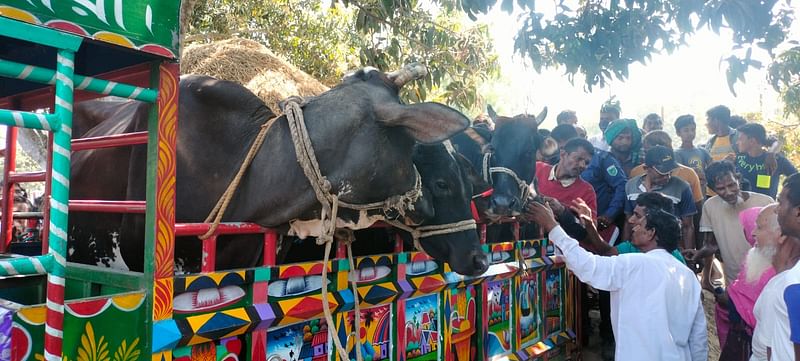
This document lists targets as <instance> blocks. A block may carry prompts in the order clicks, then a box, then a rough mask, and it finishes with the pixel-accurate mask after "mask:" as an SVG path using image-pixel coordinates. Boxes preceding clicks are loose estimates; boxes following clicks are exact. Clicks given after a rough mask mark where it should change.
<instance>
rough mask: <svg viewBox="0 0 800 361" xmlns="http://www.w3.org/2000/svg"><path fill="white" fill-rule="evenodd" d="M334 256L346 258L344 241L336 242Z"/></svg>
mask: <svg viewBox="0 0 800 361" xmlns="http://www.w3.org/2000/svg"><path fill="white" fill-rule="evenodd" d="M336 258H347V246H345V245H344V242H336Z"/></svg>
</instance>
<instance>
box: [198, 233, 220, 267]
mask: <svg viewBox="0 0 800 361" xmlns="http://www.w3.org/2000/svg"><path fill="white" fill-rule="evenodd" d="M202 257H203V258H201V261H202V262H201V264H200V272H214V271H215V270H216V268H217V236H216V235H213V236H211V237H208V238H206V239H204V240H203V255H202Z"/></svg>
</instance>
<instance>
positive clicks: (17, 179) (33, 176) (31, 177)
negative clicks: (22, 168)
mask: <svg viewBox="0 0 800 361" xmlns="http://www.w3.org/2000/svg"><path fill="white" fill-rule="evenodd" d="M6 179H9V180H10V181H11V183H27V182H44V181H45V180H46V179H47V173H46V172H22V173H17V172H10V174H9V175H8V178H6Z"/></svg>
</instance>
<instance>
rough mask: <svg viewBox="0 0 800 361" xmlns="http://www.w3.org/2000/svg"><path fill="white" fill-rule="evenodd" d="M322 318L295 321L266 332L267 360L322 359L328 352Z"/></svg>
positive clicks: (326, 325) (326, 331) (328, 338)
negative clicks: (295, 322)
mask: <svg viewBox="0 0 800 361" xmlns="http://www.w3.org/2000/svg"><path fill="white" fill-rule="evenodd" d="M330 345H331V342H330V336H329V335H328V324H327V323H326V322H325V320H324V319H317V320H311V321H306V322H302V323H297V324H294V325H289V326H285V327H281V328H278V329H274V330H270V331H269V332H268V333H267V361H323V360H328V357H329V354H330V347H329V346H330Z"/></svg>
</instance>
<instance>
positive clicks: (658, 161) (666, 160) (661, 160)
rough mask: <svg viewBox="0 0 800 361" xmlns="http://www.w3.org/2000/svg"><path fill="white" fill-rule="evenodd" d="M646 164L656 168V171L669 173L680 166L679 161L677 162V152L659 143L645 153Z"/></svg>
mask: <svg viewBox="0 0 800 361" xmlns="http://www.w3.org/2000/svg"><path fill="white" fill-rule="evenodd" d="M644 164H645V165H646V166H648V167H653V168H655V170H656V172H658V173H660V174H668V173H669V172H672V171H673V170H674V169H675V168H678V163H677V162H675V154H674V153H673V152H672V149H669V148H667V147H665V146H663V145H657V146H655V147H652V148H650V149H648V150H647V153H645V155H644Z"/></svg>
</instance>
